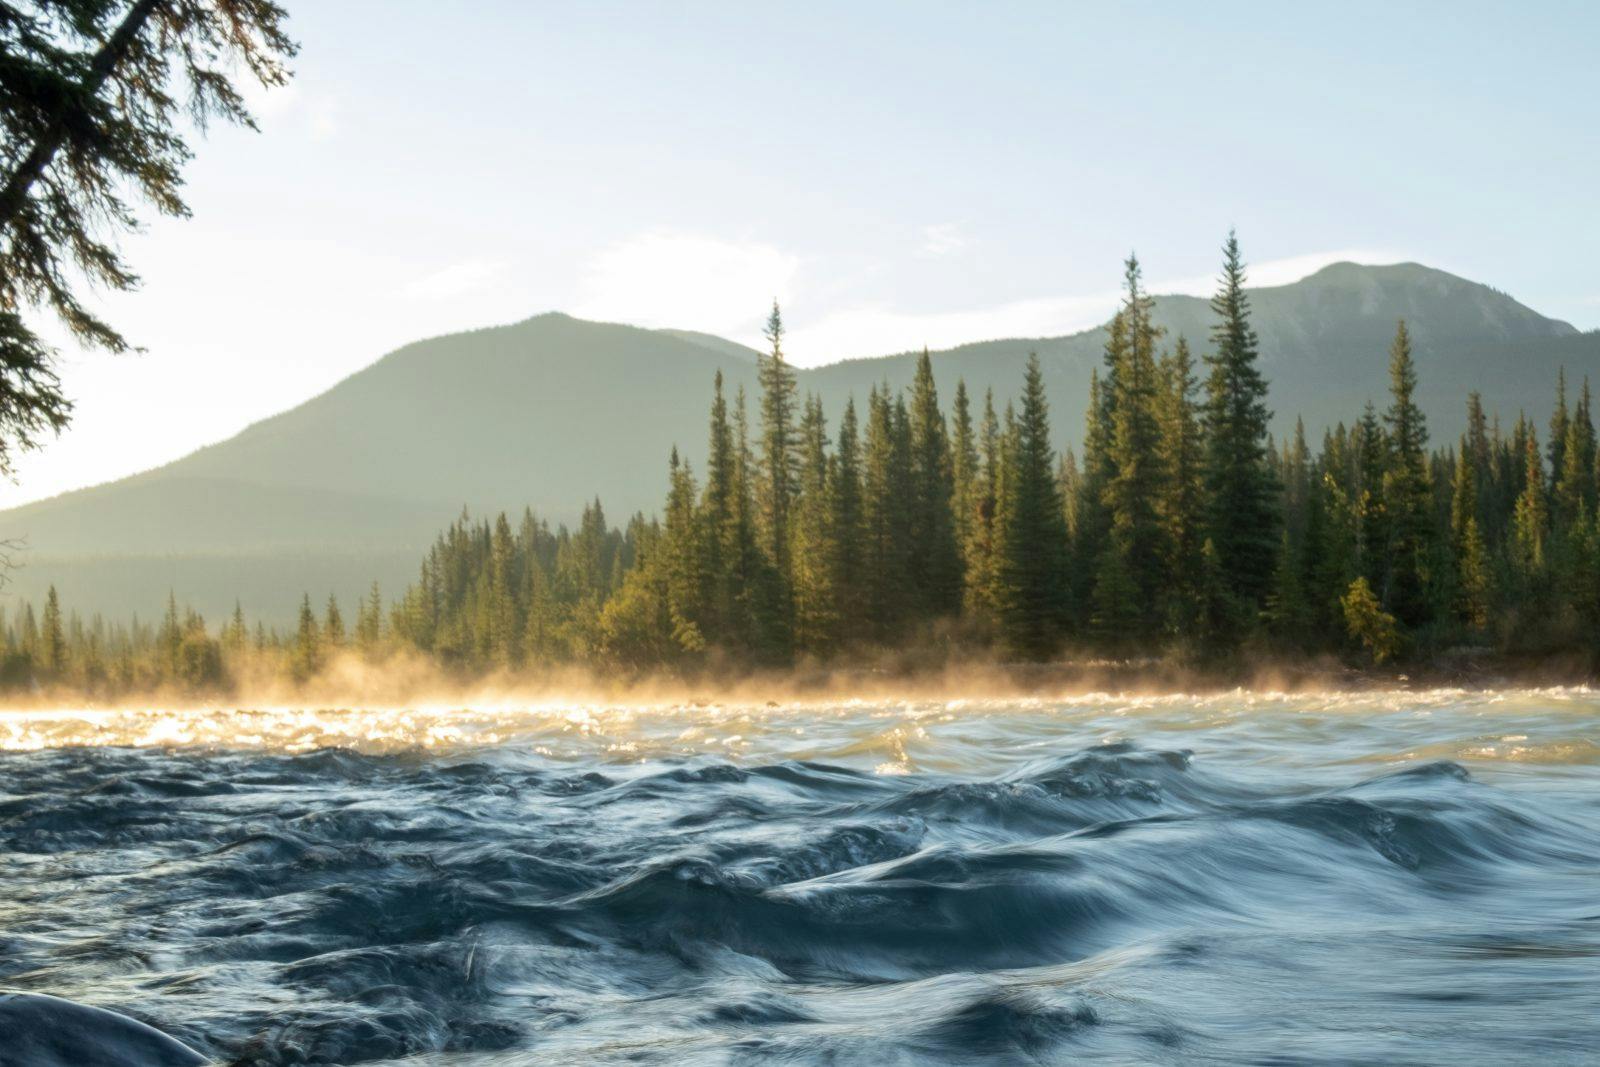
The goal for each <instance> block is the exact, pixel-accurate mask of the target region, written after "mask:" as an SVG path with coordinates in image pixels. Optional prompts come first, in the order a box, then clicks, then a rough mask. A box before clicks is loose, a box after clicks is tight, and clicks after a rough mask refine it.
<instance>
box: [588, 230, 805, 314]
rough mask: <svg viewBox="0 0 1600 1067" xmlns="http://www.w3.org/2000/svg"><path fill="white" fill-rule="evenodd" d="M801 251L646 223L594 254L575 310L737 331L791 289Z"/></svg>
mask: <svg viewBox="0 0 1600 1067" xmlns="http://www.w3.org/2000/svg"><path fill="white" fill-rule="evenodd" d="M800 262H801V261H800V257H798V256H796V255H794V254H792V253H788V252H784V251H783V250H781V249H779V248H776V247H774V246H772V245H769V244H764V243H762V242H759V241H730V240H724V239H722V238H718V237H711V236H707V235H704V234H694V233H685V232H681V231H675V230H651V231H648V232H646V233H642V234H639V235H637V236H635V237H631V238H628V239H627V240H625V241H621V242H619V243H617V244H615V245H612V246H611V247H610V248H607V249H605V250H604V251H602V252H600V253H599V254H598V255H596V256H594V257H593V258H592V259H591V260H590V261H589V264H588V266H587V267H586V269H585V270H584V272H583V276H582V279H581V281H580V284H579V291H578V292H579V295H578V299H577V301H576V303H575V304H574V306H573V308H572V312H573V314H575V315H578V316H580V317H582V318H589V319H603V320H608V321H615V322H628V323H632V324H634V325H637V326H650V327H661V326H672V327H679V328H685V329H694V330H704V331H706V332H708V333H716V334H722V335H724V336H733V337H741V336H748V335H750V334H752V333H756V334H758V333H759V324H760V323H761V321H762V320H763V319H764V318H765V317H766V313H767V309H768V308H770V307H771V306H772V301H773V300H778V301H779V302H787V301H788V300H789V299H790V297H791V296H792V294H793V291H794V284H795V279H796V276H797V275H798V273H799V271H800Z"/></svg>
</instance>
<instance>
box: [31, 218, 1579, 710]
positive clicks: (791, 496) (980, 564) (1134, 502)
mask: <svg viewBox="0 0 1600 1067" xmlns="http://www.w3.org/2000/svg"><path fill="white" fill-rule="evenodd" d="M1244 283H1245V269H1244V264H1243V261H1242V258H1241V256H1240V252H1239V246H1238V243H1237V240H1236V239H1235V238H1234V236H1233V235H1231V234H1230V235H1229V238H1228V241H1227V243H1226V244H1225V246H1224V261H1223V267H1222V274H1221V279H1220V283H1219V289H1218V292H1217V295H1216V296H1215V298H1214V299H1213V300H1212V309H1213V312H1214V315H1215V325H1214V327H1213V329H1212V332H1211V336H1210V338H1209V346H1208V351H1207V352H1206V353H1205V355H1204V356H1203V360H1202V363H1201V364H1200V365H1197V364H1196V361H1195V359H1194V357H1193V356H1192V355H1191V352H1190V348H1189V342H1188V340H1187V339H1186V338H1184V337H1177V338H1164V337H1163V335H1162V332H1161V330H1160V329H1159V328H1158V327H1156V326H1155V325H1154V323H1153V322H1152V320H1151V310H1152V306H1153V301H1152V299H1151V297H1150V296H1149V295H1148V294H1147V293H1146V292H1145V291H1144V288H1143V281H1142V276H1141V271H1140V268H1139V264H1138V262H1137V261H1136V260H1135V259H1133V258H1130V259H1129V260H1128V261H1127V264H1126V269H1125V274H1124V297H1123V301H1122V304H1121V306H1120V308H1119V310H1118V311H1117V313H1116V315H1115V317H1114V318H1113V320H1112V322H1111V325H1110V329H1109V339H1108V341H1107V344H1106V348H1105V359H1104V365H1103V367H1102V368H1100V369H1097V370H1096V371H1095V372H1094V373H1093V376H1092V378H1091V383H1090V402H1089V411H1088V416H1087V430H1086V432H1085V436H1084V440H1083V441H1082V442H1081V444H1080V449H1078V450H1074V449H1068V450H1067V451H1066V452H1065V453H1064V454H1060V455H1058V454H1057V453H1056V451H1055V450H1054V448H1053V446H1052V445H1051V434H1050V421H1049V409H1048V404H1047V401H1046V398H1045V395H1044V387H1043V383H1042V378H1041V375H1040V371H1039V365H1038V361H1037V359H1036V358H1035V359H1034V360H1032V361H1031V362H1030V365H1029V368H1028V372H1027V375H1026V378H1025V382H1024V386H1023V390H1022V393H1021V395H1020V397H1018V398H1017V399H1016V400H1014V401H1011V402H1006V403H1005V404H1004V406H1003V407H1002V408H997V406H996V405H997V400H996V398H995V397H993V396H992V395H988V396H985V397H983V398H981V400H980V399H978V398H974V397H971V396H969V395H968V393H967V390H966V386H965V383H964V382H959V381H958V382H957V383H956V385H955V389H954V393H953V400H952V403H951V404H950V406H949V408H948V412H947V409H946V407H945V406H944V405H942V404H941V402H940V396H939V392H938V386H937V384H936V382H935V380H934V374H933V368H932V365H931V362H930V360H929V359H928V356H927V354H926V352H925V353H924V354H923V358H922V360H921V361H920V363H919V365H918V369H917V374H916V377H915V379H914V381H913V383H912V385H911V387H910V388H909V389H908V390H906V391H905V392H903V393H899V394H896V393H894V392H892V391H891V390H890V389H889V387H888V386H887V385H885V386H884V387H883V388H882V389H878V388H874V389H873V390H871V391H870V393H869V395H868V396H867V397H866V398H864V400H865V404H864V409H863V411H862V412H861V413H859V414H858V412H857V409H856V405H855V401H854V400H853V399H852V400H851V401H850V402H848V403H847V404H846V406H845V408H844V410H843V412H842V413H840V415H839V419H838V424H837V431H836V432H835V433H830V432H829V429H828V421H827V415H826V413H825V412H824V411H823V409H822V405H821V403H820V402H819V401H818V400H816V399H815V398H814V397H806V398H801V397H800V396H799V395H798V389H797V385H796V380H795V376H794V372H793V370H792V368H791V367H790V366H789V364H788V363H787V361H786V360H785V358H784V355H783V347H782V346H783V323H782V319H781V317H780V314H779V311H778V308H777V306H776V305H774V307H773V310H772V314H771V317H770V319H769V321H768V326H767V339H768V342H769V351H768V352H767V353H765V354H763V355H762V357H761V361H760V367H759V382H760V395H759V396H758V397H757V398H756V401H755V407H756V413H755V417H754V418H753V419H752V418H751V416H750V414H749V411H748V406H747V403H746V398H745V396H744V394H743V391H742V390H740V391H739V392H738V393H737V395H736V396H734V397H733V398H732V400H731V403H730V398H728V397H727V396H725V395H724V393H723V389H722V378H721V375H720V374H719V375H718V376H717V377H716V380H715V382H714V383H713V388H712V400H711V410H710V424H709V428H708V433H707V439H708V448H707V461H706V465H705V473H704V477H703V480H702V479H700V478H697V477H696V475H695V473H694V471H693V470H692V469H691V467H690V465H689V463H688V462H686V461H684V460H683V459H682V458H681V457H680V456H679V454H678V452H677V450H676V449H674V450H673V452H672V455H671V457H670V459H669V462H668V489H667V497H666V501H665V505H664V509H663V512H662V514H661V515H660V516H659V517H652V518H646V517H645V516H643V515H635V516H633V517H632V518H631V519H630V520H629V521H628V522H627V523H626V525H624V526H622V527H614V526H612V525H610V524H609V523H608V521H607V519H606V516H605V512H604V510H603V507H602V504H601V502H600V501H599V500H598V499H597V500H595V501H594V502H593V503H591V504H590V505H589V506H588V507H586V508H585V510H584V513H583V517H582V520H581V522H580V523H579V525H578V527H577V528H576V529H575V530H568V529H567V528H566V527H565V526H557V527H555V528H554V529H552V528H551V526H550V525H549V524H548V523H547V522H545V521H543V520H540V519H538V518H537V517H535V516H534V515H533V514H531V513H529V512H525V513H524V514H523V516H522V517H521V519H520V522H517V523H515V525H514V524H513V521H512V520H511V519H510V518H508V517H507V516H506V515H505V514H503V513H502V514H501V515H499V516H497V517H496V518H495V519H494V520H493V521H487V520H482V519H474V518H472V517H471V516H469V515H467V514H466V513H465V512H463V514H462V516H461V517H460V519H459V520H458V521H457V522H455V523H454V524H452V525H451V526H450V527H449V528H448V529H446V530H445V531H444V533H442V534H441V535H440V537H439V538H438V540H437V541H436V542H435V543H434V545H433V546H432V548H431V549H430V550H429V551H428V553H427V554H426V556H425V558H424V559H423V562H422V564H421V567H420V569H419V573H418V578H417V581H416V582H415V583H414V584H413V585H412V586H411V587H410V588H408V589H407V590H405V591H404V593H403V594H402V595H401V596H400V597H399V598H398V599H396V600H394V601H393V602H392V603H385V601H384V599H383V594H382V591H381V590H379V589H378V588H377V587H376V586H374V587H373V588H372V589H371V591H370V592H369V593H368V594H367V595H365V596H363V597H362V598H361V600H360V602H359V604H357V605H355V606H354V609H353V615H352V617H351V618H350V620H349V622H348V623H347V622H346V618H345V616H344V613H343V611H342V609H341V606H340V605H339V603H338V601H337V600H336V599H335V598H333V597H329V598H328V600H327V601H326V603H325V605H323V606H321V607H320V610H319V609H318V607H314V606H313V602H312V600H311V597H310V596H309V595H307V596H306V597H305V598H304V599H303V601H302V605H301V609H300V613H299V618H298V621H297V624H296V625H295V627H293V628H292V629H289V630H287V631H280V630H277V629H274V628H269V627H267V626H265V625H263V624H262V623H260V622H256V623H255V624H254V625H251V623H250V622H249V620H247V619H246V618H245V615H244V612H243V611H242V610H239V609H237V608H236V610H235V611H234V613H233V615H232V617H231V618H230V619H228V620H227V621H226V622H224V623H223V624H222V625H221V626H220V627H212V626H209V625H208V624H207V622H206V620H205V619H203V618H202V617H200V616H199V615H198V614H196V613H194V612H192V611H180V609H179V606H178V603H177V601H176V598H169V601H168V604H167V607H166V612H165V614H164V615H163V616H162V618H161V620H160V621H159V622H156V623H152V622H141V621H140V620H138V619H134V620H132V621H131V622H128V623H113V622H108V621H107V620H105V619H103V618H101V617H98V616H95V617H92V618H89V619H84V618H82V617H81V616H79V615H77V614H76V613H70V614H69V613H67V612H66V611H65V610H64V608H63V605H62V604H61V602H60V600H59V598H58V597H57V595H56V591H55V589H54V588H52V589H51V590H50V591H49V594H48V596H47V598H46V600H45V602H44V603H43V605H42V606H40V608H39V609H38V610H36V609H35V607H34V605H32V604H27V603H24V604H20V605H8V606H6V607H7V610H6V611H5V613H4V615H3V616H0V642H3V650H0V652H3V655H0V703H14V704H36V703H37V702H38V701H39V700H40V699H41V698H44V697H46V696H48V698H49V699H51V700H56V701H60V700H70V701H79V702H88V703H91V704H93V703H103V702H112V703H115V702H117V701H121V700H125V699H130V698H137V697H140V696H149V695H155V694H164V695H167V696H168V697H170V698H172V699H184V700H205V699H211V698H223V697H228V696H230V695H238V696H251V697H253V698H259V697H261V696H264V695H266V694H273V695H274V697H275V698H277V697H281V698H282V699H283V700H285V701H291V700H300V701H305V700H312V699H315V698H316V697H317V694H318V693H324V692H325V693H328V694H359V693H363V692H373V693H377V692H382V693H386V694H390V696H389V699H391V700H397V701H401V702H404V701H406V700H408V699H414V698H415V696H416V694H423V693H440V692H456V693H465V692H470V691H478V692H487V691H490V690H491V689H493V688H495V687H499V688H500V689H501V691H505V692H521V693H530V692H538V691H541V687H542V691H546V692H551V691H555V690H556V689H558V688H559V686H557V685H555V684H554V683H555V682H557V681H560V680H562V679H568V680H569V681H570V680H587V681H586V684H585V686H584V688H585V690H586V691H590V692H594V691H597V690H598V691H602V692H604V691H642V690H645V689H649V688H652V687H653V688H656V689H660V688H662V687H663V686H664V685H665V683H666V682H667V681H669V680H670V681H671V683H672V686H673V687H675V691H679V692H682V693H684V694H685V699H693V693H694V690H695V688H696V687H697V686H699V687H701V688H704V689H707V690H711V691H725V690H728V689H729V687H734V688H737V689H739V690H740V691H750V690H752V688H753V687H757V686H759V685H762V684H765V685H767V686H769V687H770V688H771V689H772V691H774V692H800V691H812V692H834V691H843V690H838V689H837V686H836V683H837V681H838V679H841V678H843V679H850V678H853V679H855V680H856V682H857V684H858V685H859V686H860V687H862V689H863V690H870V689H873V688H874V687H878V686H880V685H881V683H883V682H893V683H895V684H898V685H900V686H901V687H902V688H904V689H914V690H916V691H919V692H928V691H932V689H933V687H936V686H938V685H941V684H942V685H945V686H946V687H947V689H948V691H949V692H951V693H955V692H957V691H960V690H962V689H963V688H964V687H965V686H966V685H967V684H968V683H969V682H970V681H972V680H974V679H987V682H986V683H985V684H989V685H992V686H997V687H998V688H999V689H1000V690H1002V691H1007V692H1019V691H1020V690H1021V689H1023V688H1027V687H1029V686H1032V687H1033V688H1034V689H1048V688H1050V687H1052V686H1054V687H1055V688H1056V689H1058V690H1060V689H1062V688H1079V689H1088V690H1094V689H1134V690H1140V691H1150V690H1151V689H1153V688H1156V689H1160V688H1164V689H1165V690H1166V691H1171V690H1172V689H1173V688H1174V687H1181V686H1184V685H1186V684H1188V685H1203V686H1206V687H1208V688H1234V687H1236V686H1238V685H1241V684H1246V683H1249V682H1251V681H1253V680H1263V679H1283V680H1286V682H1285V684H1287V685H1292V686H1297V687H1309V688H1343V687H1347V686H1348V687H1359V686H1368V685H1371V684H1377V683H1378V682H1379V681H1381V680H1383V679H1387V680H1389V684H1393V683H1394V682H1395V681H1396V680H1401V681H1402V682H1404V681H1415V680H1419V679H1434V680H1436V681H1438V682H1440V683H1444V684H1469V685H1470V684H1480V683H1483V684H1496V683H1497V681H1525V680H1537V681H1542V682H1548V681H1557V682H1562V683H1578V682H1586V681H1588V680H1589V679H1591V678H1592V677H1593V676H1594V675H1595V672H1596V668H1597V665H1600V519H1597V512H1596V504H1597V499H1596V498H1597V486H1600V466H1597V463H1600V459H1597V448H1596V438H1595V429H1594V423H1593V415H1592V411H1591V397H1590V392H1589V383H1588V381H1587V379H1585V380H1584V381H1583V383H1582V387H1581V389H1580V390H1579V391H1578V394H1577V398H1576V401H1575V402H1569V396H1568V386H1567V382H1566V379H1565V372H1564V371H1563V372H1562V374H1561V376H1560V378H1559V379H1558V381H1557V382H1556V383H1555V393H1556V399H1555V405H1554V413H1553V415H1552V416H1551V418H1550V422H1549V427H1548V431H1547V433H1546V434H1545V435H1544V442H1545V443H1544V444H1541V441H1540V433H1539V430H1538V428H1537V427H1536V425H1535V423H1534V422H1533V421H1531V420H1530V419H1529V418H1528V417H1527V415H1526V414H1525V413H1518V415H1517V418H1516V421H1515V423H1514V424H1512V425H1511V427H1510V429H1509V431H1507V430H1503V429H1502V427H1501V423H1500V419H1499V417H1498V415H1491V414H1489V412H1490V411H1491V410H1492V409H1491V408H1489V407H1486V405H1485V401H1484V399H1483V398H1481V397H1480V396H1478V395H1477V394H1476V393H1474V394H1472V396H1471V397H1470V398H1469V401H1468V411H1467V416H1468V417H1467V424H1468V432H1467V433H1466V434H1464V435H1462V436H1461V437H1460V439H1459V440H1458V441H1456V442H1451V443H1447V444H1446V445H1445V446H1444V447H1443V448H1439V447H1432V448H1430V444H1429V439H1428V432H1427V427H1426V424H1425V421H1424V419H1423V416H1422V414H1421V411H1420V410H1419V409H1418V406H1417V404H1416V400H1415V397H1416V391H1417V389H1418V388H1419V384H1418V381H1417V375H1416V369H1415V366H1414V364H1413V362H1412V358H1411V342H1410V336H1409V334H1408V332H1407V328H1406V324H1405V322H1404V321H1401V322H1399V323H1397V326H1396V332H1395V336H1394V341H1393V344H1392V346H1391V349H1390V382H1389V398H1388V404H1387V406H1386V407H1385V408H1384V409H1383V410H1382V411H1381V412H1380V411H1379V410H1378V408H1377V407H1376V406H1375V405H1374V404H1372V403H1371V402H1369V403H1368V404H1367V406H1366V409H1365V410H1364V411H1362V412H1359V413H1352V416H1353V417H1352V421H1351V422H1350V423H1349V424H1345V423H1340V424H1338V425H1337V426H1335V427H1331V428H1329V429H1328V430H1327V431H1326V432H1325V433H1324V436H1323V438H1322V442H1321V447H1320V450H1318V451H1317V452H1316V453H1315V454H1313V452H1312V449H1311V448H1310V447H1309V446H1308V443H1307V440H1306V434H1305V430H1304V427H1303V425H1297V427H1296V431H1295V433H1294V435H1293V437H1292V439H1291V440H1288V441H1284V442H1274V441H1273V440H1272V438H1271V437H1270V435H1269V433H1268V429H1267V427H1268V422H1269V419H1270V417H1271V413H1270V410H1269V408H1268V383H1267V381H1266V379H1265V378H1264V377H1263V376H1262V374H1261V372H1260V369H1259V368H1258V366H1257V362H1258V359H1259V353H1258V350H1257V349H1258V343H1257V339H1256V335H1255V332H1254V330H1253V329H1252V328H1251V326H1250V309H1249V303H1248V298H1247V296H1246V294H1245V291H1244ZM577 445H581V442H580V443H575V450H574V455H581V448H579V447H577ZM957 680H962V681H961V684H960V685H958V684H957ZM358 683H359V684H358ZM908 683H915V684H908ZM830 687H835V688H830ZM1282 687H1283V686H1282V685H1278V686H1273V688H1282Z"/></svg>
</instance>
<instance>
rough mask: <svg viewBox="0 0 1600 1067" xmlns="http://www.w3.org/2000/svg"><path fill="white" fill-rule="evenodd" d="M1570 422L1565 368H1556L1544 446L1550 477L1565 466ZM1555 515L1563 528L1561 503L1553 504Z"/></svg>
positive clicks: (1558, 472)
mask: <svg viewBox="0 0 1600 1067" xmlns="http://www.w3.org/2000/svg"><path fill="white" fill-rule="evenodd" d="M1570 422H1571V415H1570V414H1569V413H1568V410H1567V368H1566V367H1557V368H1556V406H1555V410H1554V411H1552V412H1551V413H1550V437H1549V438H1548V441H1549V443H1548V444H1547V445H1546V446H1545V447H1546V448H1548V449H1549V450H1550V476H1551V477H1552V478H1559V477H1561V471H1562V469H1563V468H1564V467H1565V466H1566V450H1567V429H1568V426H1569V424H1570ZM1553 503H1554V504H1555V507H1556V514H1555V515H1554V516H1553V517H1554V519H1555V520H1556V523H1557V525H1558V526H1562V527H1564V526H1565V520H1566V519H1567V518H1568V516H1565V515H1562V514H1560V507H1561V501H1560V500H1556V501H1554V502H1553Z"/></svg>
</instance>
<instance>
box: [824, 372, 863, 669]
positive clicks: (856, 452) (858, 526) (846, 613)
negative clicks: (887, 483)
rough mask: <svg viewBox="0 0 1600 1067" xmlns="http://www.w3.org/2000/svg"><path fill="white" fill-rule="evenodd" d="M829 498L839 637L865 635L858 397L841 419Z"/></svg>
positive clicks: (830, 476)
mask: <svg viewBox="0 0 1600 1067" xmlns="http://www.w3.org/2000/svg"><path fill="white" fill-rule="evenodd" d="M828 498H829V503H830V505H831V514H830V517H829V526H830V528H831V533H832V536H831V538H830V542H829V544H830V547H831V548H832V551H833V561H832V572H833V574H832V583H833V590H834V602H835V606H836V609H837V611H838V616H839V621H838V629H839V637H840V639H841V640H844V641H850V640H854V639H856V638H858V637H860V636H861V634H862V627H863V622H862V620H863V618H864V616H865V606H864V594H865V588H864V586H865V581H864V575H863V567H864V565H865V564H864V556H863V551H862V538H863V531H864V526H863V522H864V509H863V503H862V485H861V439H860V433H859V427H858V424H857V421H856V402H855V398H854V397H851V398H849V399H848V400H846V401H845V405H844V414H843V415H842V416H840V418H839V438H838V444H837V445H836V446H835V448H834V453H833V457H832V462H831V463H830V465H829V475H828Z"/></svg>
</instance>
